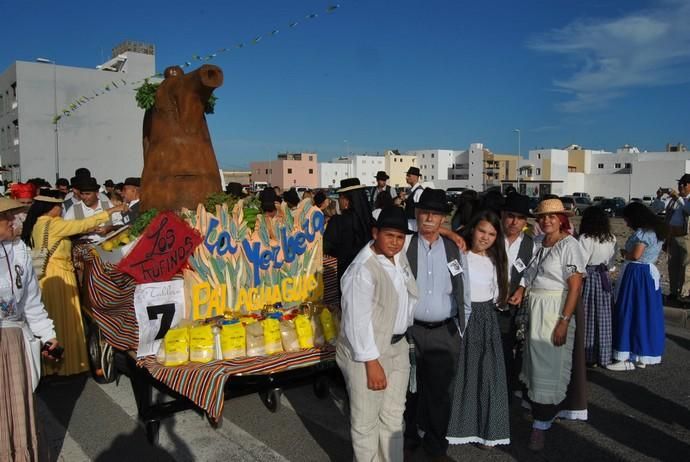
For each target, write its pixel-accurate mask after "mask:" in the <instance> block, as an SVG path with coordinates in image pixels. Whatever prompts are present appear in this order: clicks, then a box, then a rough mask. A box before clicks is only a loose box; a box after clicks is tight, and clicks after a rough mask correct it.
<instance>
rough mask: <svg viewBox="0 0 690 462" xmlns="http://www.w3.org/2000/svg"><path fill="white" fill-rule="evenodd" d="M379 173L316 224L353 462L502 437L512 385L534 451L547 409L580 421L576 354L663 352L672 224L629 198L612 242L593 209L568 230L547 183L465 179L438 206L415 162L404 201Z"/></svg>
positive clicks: (595, 360) (622, 360)
mask: <svg viewBox="0 0 690 462" xmlns="http://www.w3.org/2000/svg"><path fill="white" fill-rule="evenodd" d="M379 173H383V174H382V175H377V178H376V180H377V182H378V185H377V187H376V188H375V189H369V188H368V187H366V186H363V185H360V184H359V180H357V179H346V180H343V181H342V182H341V189H340V190H338V191H337V192H338V194H339V199H338V201H339V203H340V210H341V214H340V215H338V216H336V217H333V218H331V220H330V222H329V223H328V226H327V228H326V232H325V234H324V250H325V253H326V254H329V255H331V256H333V257H335V258H336V259H337V261H338V274H339V276H340V288H341V308H342V329H341V334H340V338H339V342H338V345H337V359H338V365H339V366H340V369H341V371H342V373H343V376H344V378H345V382H346V387H347V391H348V394H349V398H350V422H351V437H352V444H353V448H354V453H355V459H356V460H403V459H408V458H410V457H413V454H415V453H416V452H417V451H420V448H421V450H423V451H424V453H425V454H426V455H427V456H428V457H430V458H431V459H432V460H450V459H449V458H448V456H447V449H448V446H449V444H475V445H479V446H481V447H492V446H495V445H501V444H510V442H511V437H510V434H511V427H510V416H509V403H510V402H511V401H512V400H513V399H515V398H516V397H520V398H521V399H522V403H521V404H522V405H523V406H525V407H528V408H529V409H530V410H531V413H532V417H533V423H532V432H531V434H530V438H529V441H528V442H527V443H528V446H529V448H530V449H532V450H534V451H541V450H542V449H543V448H544V445H545V441H546V434H547V431H548V429H549V428H550V427H551V425H552V423H553V422H554V420H555V419H556V418H561V419H571V420H587V418H588V413H587V395H586V389H587V385H586V380H587V379H586V371H587V368H588V367H590V368H591V367H606V368H607V369H609V370H612V371H628V370H634V369H636V368H644V367H647V366H650V365H654V364H659V363H660V362H661V358H662V355H663V350H664V315H663V304H662V294H661V288H660V283H659V272H658V270H657V268H656V266H655V263H656V261H657V259H658V257H659V253H660V251H661V248H662V244H663V243H664V242H666V243H667V244H668V240H669V238H670V237H671V236H672V235H671V234H670V233H669V226H668V223H665V222H664V220H663V218H661V217H659V216H658V215H656V214H655V213H654V212H653V211H652V210H651V209H650V208H649V207H647V206H645V205H643V204H641V203H630V204H628V205H627V206H626V207H625V209H624V211H623V218H624V220H625V223H626V225H627V226H628V227H629V228H630V229H631V232H632V235H631V236H630V238H629V239H628V240H627V241H626V242H625V245H624V246H623V248H621V249H620V251H619V249H618V244H617V242H616V237H615V236H614V234H613V233H612V231H611V223H610V219H609V216H608V215H607V214H606V213H605V211H604V210H603V209H601V208H598V207H590V208H588V209H587V210H586V211H585V213H584V214H583V216H582V220H581V223H580V226H579V229H575V227H574V226H573V225H572V223H571V220H570V219H569V217H570V216H571V215H572V213H571V212H570V211H568V210H566V209H565V207H564V205H563V203H562V202H561V201H560V199H559V198H558V197H557V196H552V195H547V196H545V197H544V198H542V200H541V202H540V203H539V204H538V206H537V207H536V209H534V210H531V209H530V205H529V202H530V201H529V198H528V197H526V196H523V195H520V194H518V193H517V192H515V191H511V192H509V193H508V194H507V195H506V196H504V194H502V193H501V191H496V190H493V191H488V192H485V193H483V194H478V193H476V192H474V191H465V192H463V193H462V194H461V195H460V197H459V198H457V200H456V203H455V213H454V215H453V216H452V217H449V213H450V211H451V207H450V206H449V201H448V199H447V197H446V193H445V192H444V191H443V190H439V189H432V188H422V187H421V186H416V185H418V182H419V175H418V172H414V171H411V172H410V171H408V185H409V186H410V187H411V188H412V191H411V192H409V193H408V196H407V197H408V198H409V199H410V200H409V201H407V203H406V204H405V205H400V204H395V203H391V201H390V199H391V198H393V197H395V196H396V195H395V194H387V193H386V192H387V191H389V190H388V189H386V184H385V179H387V178H386V177H387V175H385V172H379ZM415 173H416V174H417V175H416V178H414V176H415ZM410 176H412V177H413V178H410ZM687 177H688V178H685V177H684V179H687V180H688V181H687V183H683V185H682V186H681V185H679V186H680V189H682V188H685V187H686V186H685V185H688V189H689V190H688V193H690V175H687ZM381 180H383V181H381ZM368 189H369V190H368ZM375 193H376V199H373V196H374V194H375ZM381 197H386V199H385V201H386V203H385V205H383V206H382V207H380V208H379V210H377V211H375V210H373V209H372V207H371V204H372V201H378V200H379V198H381ZM367 199H369V200H367ZM688 202H690V201H688ZM396 205H398V206H396ZM687 208H688V211H690V205H688V206H687ZM374 212H375V213H374ZM687 215H688V214H687V212H686V214H685V217H684V218H683V223H684V226H686V227H687V218H686V217H687ZM530 218H534V221H533V222H531V223H530V220H529V219H530ZM410 220H412V221H410ZM447 221H449V222H450V227H448V226H445V223H446V222H447ZM619 255H620V257H621V258H622V264H621V265H619V267H617V260H618V258H617V257H618V256H619ZM616 274H617V279H616V278H615V275H616Z"/></svg>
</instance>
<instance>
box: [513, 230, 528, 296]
mask: <svg viewBox="0 0 690 462" xmlns="http://www.w3.org/2000/svg"><path fill="white" fill-rule="evenodd" d="M506 250H507V249H506ZM533 252H534V239H532V238H531V237H530V236H528V235H527V234H523V236H522V242H521V243H520V248H519V249H518V258H519V259H520V260H522V263H523V264H524V265H525V269H526V268H527V266H529V263H530V261H532V253H533ZM524 272H525V270H524V269H523V270H522V271H518V270H517V268H516V267H515V265H513V266H512V267H511V268H510V291H509V292H508V295H512V294H513V293H514V292H515V291H516V290H517V288H518V286H519V285H520V280H521V279H522V274H523V273H524Z"/></svg>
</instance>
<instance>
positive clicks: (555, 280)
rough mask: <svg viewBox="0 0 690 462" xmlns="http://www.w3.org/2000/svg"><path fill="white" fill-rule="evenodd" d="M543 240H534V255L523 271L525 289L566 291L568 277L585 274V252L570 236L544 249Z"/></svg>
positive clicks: (542, 237)
mask: <svg viewBox="0 0 690 462" xmlns="http://www.w3.org/2000/svg"><path fill="white" fill-rule="evenodd" d="M543 240H544V236H543V235H542V236H538V237H536V238H535V239H534V244H535V255H534V258H532V262H531V263H530V264H529V267H528V268H527V270H525V282H526V284H527V287H530V288H532V289H545V290H566V289H567V288H568V282H567V281H568V278H570V276H572V275H573V274H575V273H580V274H584V273H585V267H586V264H587V260H586V258H585V252H584V250H583V249H582V246H580V243H579V242H577V239H575V238H574V237H572V236H566V237H564V238H563V239H561V240H560V241H558V242H557V243H556V244H555V245H553V246H552V247H544V246H543V245H542V243H543Z"/></svg>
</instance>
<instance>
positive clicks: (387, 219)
mask: <svg viewBox="0 0 690 462" xmlns="http://www.w3.org/2000/svg"><path fill="white" fill-rule="evenodd" d="M374 226H375V227H376V228H378V229H383V228H391V229H396V230H398V231H401V232H403V233H405V234H412V233H413V231H411V230H410V229H409V228H408V227H407V217H406V216H405V210H404V209H403V208H402V207H398V206H396V205H391V206H388V207H386V208H384V209H382V210H381V213H379V218H378V220H376V222H375V223H374Z"/></svg>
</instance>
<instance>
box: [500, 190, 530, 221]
mask: <svg viewBox="0 0 690 462" xmlns="http://www.w3.org/2000/svg"><path fill="white" fill-rule="evenodd" d="M501 211H503V212H513V213H517V214H519V215H524V216H526V217H532V216H533V215H532V212H530V209H529V197H527V196H525V195H523V194H518V193H510V194H508V197H506V203H505V204H504V205H503V208H501Z"/></svg>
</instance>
